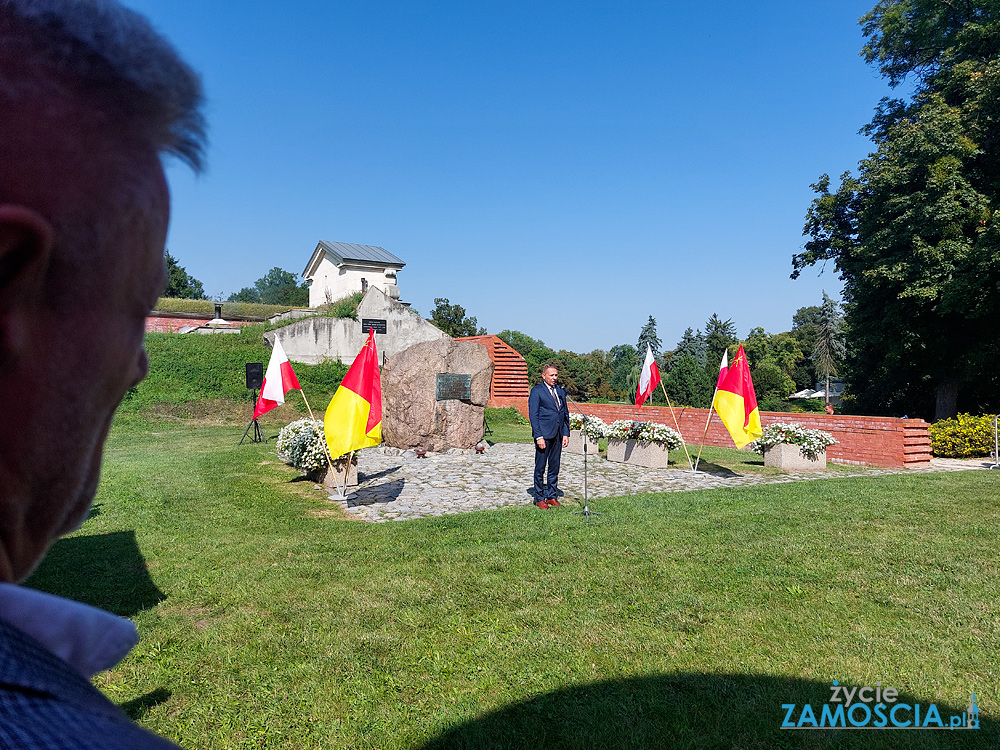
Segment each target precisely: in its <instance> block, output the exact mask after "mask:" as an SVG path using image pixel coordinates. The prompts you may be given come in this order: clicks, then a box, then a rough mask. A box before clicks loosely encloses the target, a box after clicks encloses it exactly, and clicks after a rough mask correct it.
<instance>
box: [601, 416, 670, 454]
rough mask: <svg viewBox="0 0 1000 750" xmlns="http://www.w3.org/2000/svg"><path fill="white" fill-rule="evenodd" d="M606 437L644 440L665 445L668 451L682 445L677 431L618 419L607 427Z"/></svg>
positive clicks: (662, 426) (647, 423)
mask: <svg viewBox="0 0 1000 750" xmlns="http://www.w3.org/2000/svg"><path fill="white" fill-rule="evenodd" d="M604 434H605V436H606V437H609V438H615V439H617V440H645V441H656V442H659V443H666V444H667V448H669V449H670V450H672V451H673V450H677V449H678V448H680V447H681V445H682V444H683V440H682V439H681V436H680V433H679V432H677V430H675V429H673V428H671V427H667V426H666V425H665V424H659V423H657V422H632V421H630V420H628V419H619V420H618V421H616V422H612V423H611V424H610V425H608V427H607V429H606V430H605V432H604Z"/></svg>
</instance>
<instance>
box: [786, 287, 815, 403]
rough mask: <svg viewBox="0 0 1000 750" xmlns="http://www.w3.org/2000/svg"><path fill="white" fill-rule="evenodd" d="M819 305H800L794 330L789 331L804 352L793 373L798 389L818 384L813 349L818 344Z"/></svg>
mask: <svg viewBox="0 0 1000 750" xmlns="http://www.w3.org/2000/svg"><path fill="white" fill-rule="evenodd" d="M819 312H820V307H819V305H812V306H810V307H800V308H799V309H798V310H796V311H795V315H793V316H792V330H791V331H790V332H789V334H788V335H789V336H791V337H792V338H793V339H795V341H796V342H797V344H798V347H799V350H800V351H801V352H802V354H801V355H800V357H799V359H798V361H797V362H796V363H795V369H794V370H793V372H792V373H791V375H792V378H793V379H794V380H795V388H796V390H802V389H803V388H812V387H813V386H814V385H815V384H816V368H815V366H814V365H813V361H812V350H813V347H814V346H816V330H817V328H816V321H817V319H818V318H819Z"/></svg>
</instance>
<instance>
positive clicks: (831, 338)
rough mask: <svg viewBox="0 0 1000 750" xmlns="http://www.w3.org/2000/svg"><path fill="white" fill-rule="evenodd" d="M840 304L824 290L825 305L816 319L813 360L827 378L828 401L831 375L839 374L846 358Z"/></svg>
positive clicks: (828, 399)
mask: <svg viewBox="0 0 1000 750" xmlns="http://www.w3.org/2000/svg"><path fill="white" fill-rule="evenodd" d="M838 308H839V305H838V304H837V303H836V302H834V301H833V300H832V299H830V298H829V297H828V296H827V295H826V292H823V305H822V306H821V307H820V314H819V316H818V317H817V320H816V343H815V344H814V345H813V350H812V360H813V364H814V365H815V366H816V371H817V373H822V374H823V377H824V378H825V379H826V388H825V389H824V390H825V391H826V401H827V403H829V401H830V375H836V374H837V366H838V364H839V363H840V362H841V361H842V360H843V359H844V356H845V355H846V354H847V350H846V348H845V347H844V340H843V336H842V333H841V328H842V327H843V318H842V317H841V315H840V310H839V309H838Z"/></svg>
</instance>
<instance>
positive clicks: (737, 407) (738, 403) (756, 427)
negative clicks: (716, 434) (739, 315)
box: [712, 344, 764, 448]
mask: <svg viewBox="0 0 1000 750" xmlns="http://www.w3.org/2000/svg"><path fill="white" fill-rule="evenodd" d="M712 406H713V407H715V411H716V412H718V414H719V419H721V420H722V423H723V424H724V425H725V426H726V429H727V430H729V434H730V435H732V436H733V442H734V443H736V447H737V448H742V447H743V446H744V445H746V444H747V443H752V442H753V441H754V440H756V439H757V438H759V437H761V436H762V435H763V434H764V430H763V429H761V426H760V411H759V410H758V409H757V395H756V394H755V393H754V391H753V381H752V380H751V379H750V368H749V366H747V355H746V354H744V353H743V345H742V344H740V348H739V349H738V350H737V351H736V359H734V360H733V363H732V364H731V365H729V369H728V370H727V371H726V373H725V375H724V376H722V377H721V378H720V382H719V390H718V391H716V393H715V400H714V401H713V402H712Z"/></svg>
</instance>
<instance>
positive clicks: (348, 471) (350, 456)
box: [344, 451, 354, 495]
mask: <svg viewBox="0 0 1000 750" xmlns="http://www.w3.org/2000/svg"><path fill="white" fill-rule="evenodd" d="M353 460H354V451H351V452H350V453H348V454H347V466H346V467H345V468H344V494H345V495H346V494H347V480H348V479H349V478H350V476H351V461H353Z"/></svg>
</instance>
